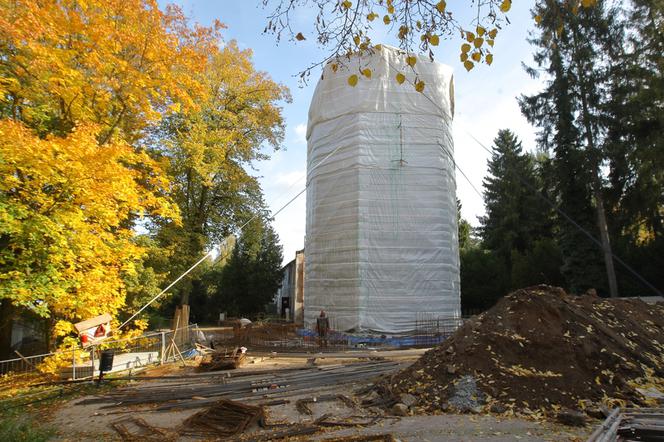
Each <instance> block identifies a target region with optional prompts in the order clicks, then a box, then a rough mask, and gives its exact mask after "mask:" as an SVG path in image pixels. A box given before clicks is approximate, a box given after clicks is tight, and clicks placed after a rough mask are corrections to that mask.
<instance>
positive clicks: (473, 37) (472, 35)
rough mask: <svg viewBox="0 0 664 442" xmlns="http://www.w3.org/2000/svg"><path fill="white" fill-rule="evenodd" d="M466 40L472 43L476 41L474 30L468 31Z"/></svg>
mask: <svg viewBox="0 0 664 442" xmlns="http://www.w3.org/2000/svg"><path fill="white" fill-rule="evenodd" d="M466 40H467V41H468V43H472V42H473V41H475V34H473V33H472V32H466Z"/></svg>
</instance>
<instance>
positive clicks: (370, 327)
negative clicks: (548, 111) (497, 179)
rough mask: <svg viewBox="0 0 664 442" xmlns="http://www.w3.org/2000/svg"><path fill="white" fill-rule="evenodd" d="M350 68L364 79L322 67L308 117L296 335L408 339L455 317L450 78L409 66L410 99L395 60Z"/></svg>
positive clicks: (427, 66)
mask: <svg viewBox="0 0 664 442" xmlns="http://www.w3.org/2000/svg"><path fill="white" fill-rule="evenodd" d="M357 62H358V60H357V59H355V60H351V62H350V63H349V64H350V65H354V63H357ZM359 62H360V64H361V65H362V66H363V68H364V67H368V68H369V69H371V70H372V74H373V75H372V78H371V79H365V78H362V79H360V81H359V83H358V84H357V86H355V87H351V86H349V85H348V83H347V78H348V76H349V75H350V74H349V73H348V71H344V72H341V71H342V70H341V69H339V70H338V71H337V72H336V73H335V72H333V71H332V69H331V67H330V66H329V65H328V67H327V68H326V69H325V71H324V74H323V77H322V79H321V80H320V81H319V83H318V85H317V87H316V91H315V93H314V97H313V99H312V103H311V107H310V109H309V124H308V129H307V140H308V152H307V154H308V155H307V169H308V171H307V174H308V175H307V182H308V187H307V223H306V243H305V253H306V263H305V288H304V293H305V296H304V298H305V299H304V304H305V323H307V324H312V323H314V322H315V317H316V316H318V314H319V313H320V311H321V310H325V311H326V312H327V314H328V316H329V317H330V318H331V323H332V326H333V327H334V328H336V329H338V330H363V331H373V332H380V333H389V334H401V333H409V332H413V331H414V328H415V320H416V316H417V315H418V314H420V313H423V312H426V313H427V314H431V315H434V316H437V317H440V318H458V317H459V314H460V299H459V250H458V230H457V207H456V192H455V190H456V184H455V179H454V163H453V161H452V154H453V143H452V135H451V123H452V114H453V83H452V72H451V69H450V68H449V67H446V66H443V65H440V64H437V63H432V62H430V61H429V60H428V59H426V58H424V57H419V58H418V60H417V64H416V66H415V70H416V72H417V75H418V77H419V79H421V80H423V81H424V82H425V91H424V93H419V92H417V91H416V90H415V88H414V87H413V85H412V84H408V83H404V84H402V85H400V84H398V83H397V81H396V80H395V75H396V73H397V72H404V73H406V75H407V78H409V79H411V80H412V78H411V77H414V76H415V74H414V73H413V72H412V69H410V68H409V67H408V66H407V65H406V62H405V55H404V54H403V53H402V52H400V51H398V50H397V49H394V48H389V47H383V48H382V49H381V50H379V51H376V53H375V54H373V55H371V56H368V57H363V58H362V59H361V60H359ZM408 72H410V73H408ZM319 163H320V165H319Z"/></svg>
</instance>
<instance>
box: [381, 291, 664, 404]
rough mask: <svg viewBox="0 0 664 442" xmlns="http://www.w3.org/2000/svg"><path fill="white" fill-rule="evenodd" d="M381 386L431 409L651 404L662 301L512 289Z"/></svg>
mask: <svg viewBox="0 0 664 442" xmlns="http://www.w3.org/2000/svg"><path fill="white" fill-rule="evenodd" d="M473 381H474V382H473ZM469 385H470V386H471V387H472V388H477V391H476V392H472V393H468V392H467V391H465V390H467V389H468V386H469ZM475 386H476V387H475ZM378 387H379V391H381V392H383V394H390V395H391V396H392V397H393V398H397V399H398V398H399V397H404V396H408V397H412V396H414V397H415V398H416V399H417V401H416V406H418V407H420V408H422V409H424V410H426V411H428V412H436V411H446V410H450V411H470V409H471V408H473V404H472V403H471V405H469V406H466V407H465V409H463V407H461V408H462V409H459V407H458V406H457V405H456V404H458V403H466V402H469V400H470V399H472V401H475V404H474V405H475V407H474V408H475V409H474V410H473V411H476V412H479V411H492V412H495V413H511V412H518V413H523V414H536V415H539V414H544V415H550V414H551V413H552V412H553V413H555V412H557V411H558V410H560V409H564V408H566V409H577V410H579V409H581V410H583V409H590V408H591V407H595V408H596V407H598V406H600V404H603V405H605V406H608V407H612V406H615V405H633V406H652V405H654V404H655V403H656V401H657V399H655V398H653V397H651V395H650V393H652V392H654V393H655V395H656V394H657V393H656V392H655V390H657V389H659V391H660V392H664V306H662V305H648V304H646V303H644V302H643V301H640V300H638V299H602V298H599V297H597V296H591V295H584V296H573V295H568V294H567V293H565V292H564V291H563V289H561V288H557V287H550V286H536V287H529V288H525V289H521V290H517V291H515V292H513V293H511V294H509V295H508V296H506V297H504V298H503V299H501V300H500V301H499V302H498V304H496V305H495V306H494V307H493V308H492V309H490V310H489V311H487V312H485V313H483V314H481V315H479V316H476V317H474V318H472V319H470V320H469V321H467V322H466V323H465V324H464V325H463V326H462V327H460V328H459V329H458V330H457V331H456V332H455V333H454V334H453V335H452V336H451V337H450V338H449V339H447V340H446V341H445V342H443V343H442V344H441V345H440V346H438V347H437V348H434V349H432V350H430V351H428V352H427V353H425V354H424V355H423V356H422V357H421V358H420V359H419V360H418V361H417V362H416V363H415V364H413V365H412V366H411V367H409V368H408V369H406V370H403V371H401V372H399V373H397V374H395V375H393V376H392V377H391V378H389V379H386V380H384V381H383V382H382V383H381V384H379V385H378ZM457 390H463V391H461V392H459V391H457ZM648 390H650V391H648ZM644 393H645V394H644ZM460 394H461V396H459V395H460ZM460 398H461V399H460Z"/></svg>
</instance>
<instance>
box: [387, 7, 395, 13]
mask: <svg viewBox="0 0 664 442" xmlns="http://www.w3.org/2000/svg"><path fill="white" fill-rule="evenodd" d="M387 12H388V13H390V14H394V6H392V5H390V6H388V7H387Z"/></svg>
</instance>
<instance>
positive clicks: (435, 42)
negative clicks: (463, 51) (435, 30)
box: [429, 34, 440, 46]
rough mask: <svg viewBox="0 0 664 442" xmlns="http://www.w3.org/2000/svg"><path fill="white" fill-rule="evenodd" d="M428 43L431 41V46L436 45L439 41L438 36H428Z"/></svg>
mask: <svg viewBox="0 0 664 442" xmlns="http://www.w3.org/2000/svg"><path fill="white" fill-rule="evenodd" d="M429 43H431V45H432V46H438V43H440V38H439V37H438V36H437V35H436V34H433V35H432V36H431V37H429Z"/></svg>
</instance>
